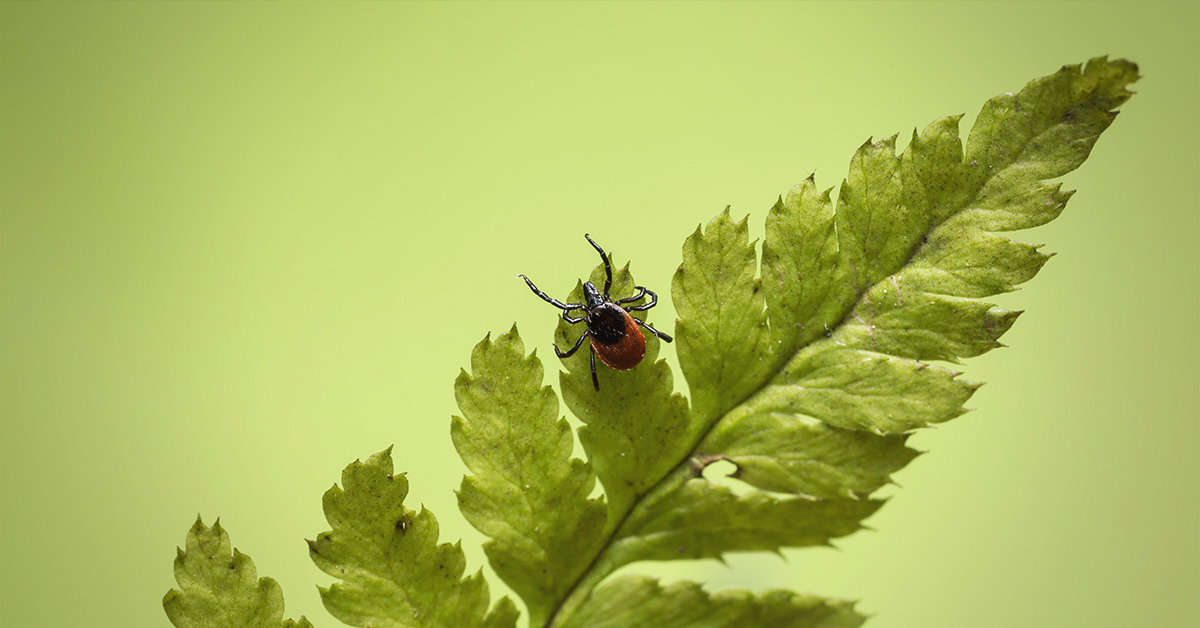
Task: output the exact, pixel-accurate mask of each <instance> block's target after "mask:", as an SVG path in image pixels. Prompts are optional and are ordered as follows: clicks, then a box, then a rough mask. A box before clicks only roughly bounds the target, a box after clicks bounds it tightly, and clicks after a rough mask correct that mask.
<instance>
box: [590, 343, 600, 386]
mask: <svg viewBox="0 0 1200 628" xmlns="http://www.w3.org/2000/svg"><path fill="white" fill-rule="evenodd" d="M591 349H592V386H595V387H596V392H600V380H598V379H596V348H595V347H591Z"/></svg>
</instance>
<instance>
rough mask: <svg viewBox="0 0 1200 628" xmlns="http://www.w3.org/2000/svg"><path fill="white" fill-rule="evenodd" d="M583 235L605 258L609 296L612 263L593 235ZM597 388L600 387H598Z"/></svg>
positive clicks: (605, 275)
mask: <svg viewBox="0 0 1200 628" xmlns="http://www.w3.org/2000/svg"><path fill="white" fill-rule="evenodd" d="M583 237H585V238H587V241H588V242H591V243H592V247H593V248H595V249H596V250H597V251H599V252H600V259H602V260H604V296H605V298H607V297H608V291H609V290H611V289H612V263H611V262H609V261H608V255H605V254H604V249H602V248H600V245H599V244H596V241H595V240H593V239H592V237H591V236H589V235H588V234H586V233H585V234H583ZM597 390H599V389H598V388H597Z"/></svg>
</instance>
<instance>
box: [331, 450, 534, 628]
mask: <svg viewBox="0 0 1200 628" xmlns="http://www.w3.org/2000/svg"><path fill="white" fill-rule="evenodd" d="M407 495H408V480H407V479H406V478H405V476H404V475H403V474H400V475H392V456H391V449H390V448H389V449H388V450H387V451H383V452H380V453H378V454H375V455H374V456H371V457H370V458H369V459H367V461H366V462H365V463H364V462H359V461H355V462H354V463H352V464H351V465H350V466H348V467H346V469H345V470H344V471H343V472H342V486H341V487H338V486H337V485H334V486H333V488H331V489H329V490H328V491H326V493H325V497H324V500H323V501H324V506H325V518H326V519H327V520H328V521H329V525H330V526H332V527H333V530H331V531H329V532H322V533H321V534H319V535H318V536H317V538H316V540H314V541H309V542H308V547H309V555H310V556H311V557H312V560H313V562H314V563H315V564H316V565H317V567H319V568H320V569H321V571H324V572H325V573H327V574H329V575H331V576H334V577H335V578H338V579H340V580H341V582H339V583H335V584H333V585H332V586H330V587H329V588H321V589H320V591H321V601H322V602H324V604H325V608H326V609H328V610H329V612H330V613H331V614H332V615H333V616H334V617H336V618H338V619H339V620H341V621H342V622H344V623H346V624H349V625H351V626H363V627H364V628H365V627H366V626H371V627H372V628H400V627H405V628H460V627H468V628H469V627H480V628H502V627H509V628H511V627H513V626H515V625H516V620H517V610H516V607H515V606H514V605H513V603H512V602H511V601H510V600H509V599H508V598H507V597H504V598H501V599H500V601H499V602H497V603H496V605H495V607H494V608H493V609H492V610H491V612H488V602H489V596H488V586H487V582H485V581H484V579H483V575H482V574H480V573H476V574H475V575H473V576H468V577H466V578H463V577H462V575H463V571H464V570H465V567H466V559H465V557H464V556H463V552H462V548H461V547H460V546H459V545H458V544H454V545H451V544H449V543H441V544H438V542H437V541H438V524H437V519H435V518H434V516H433V513H431V512H429V511H428V510H425V509H423V508H422V509H421V512H420V513H416V512H414V511H412V510H408V509H407V508H405V507H404V498H405V497H406V496H407Z"/></svg>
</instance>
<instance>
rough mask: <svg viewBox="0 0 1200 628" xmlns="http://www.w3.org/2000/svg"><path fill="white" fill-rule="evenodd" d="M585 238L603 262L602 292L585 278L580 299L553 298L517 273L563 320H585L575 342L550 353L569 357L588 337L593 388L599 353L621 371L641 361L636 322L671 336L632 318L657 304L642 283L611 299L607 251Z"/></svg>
mask: <svg viewBox="0 0 1200 628" xmlns="http://www.w3.org/2000/svg"><path fill="white" fill-rule="evenodd" d="M583 237H585V238H587V241H588V242H590V243H591V245H592V247H593V248H595V249H596V252H598V253H600V260H601V261H602V262H603V264H604V292H603V293H601V292H600V291H599V290H597V289H596V286H595V284H593V283H592V282H590V281H588V282H586V283H584V284H583V296H584V302H583V303H563V302H561V301H559V300H558V299H555V298H553V297H551V296H549V295H547V294H546V293H545V292H542V291H541V290H538V287H537V286H535V285H533V282H532V281H530V280H529V277H526V276H525V275H517V276H518V277H520V278H521V279H524V280H525V283H526V284H527V285H528V286H529V289H530V290H533V293H534V294H536V295H538V296H539V297H541V298H542V299H543V300H545V301H546V302H547V303H549V304H550V305H553V306H554V307H556V308H558V309H560V310H562V311H563V313H562V318H563V320H564V321H566V322H568V323H570V324H572V325H574V324H575V323H587V328H586V329H584V331H583V333H582V334H580V335H579V340H576V341H575V345H574V346H572V347H571V348H570V349H568V350H567V351H562V350H560V349H559V348H558V345H554V353H555V354H556V355H557V356H558V357H560V358H569V357H571V356H572V355H574V354H575V352H576V351H578V350H579V347H580V345H582V344H583V339H584V338H587V337H589V336H590V337H591V339H592V342H591V365H592V386H594V387H595V388H596V390H597V391H599V390H600V380H599V379H598V378H597V377H596V356H597V355H599V356H600V361H601V362H603V363H604V365H605V366H607V367H609V368H612V369H616V370H618V371H625V370H628V369H631V368H633V367H635V366H637V365H638V364H639V363H641V361H642V358H643V357H644V356H645V355H646V337H645V336H643V335H642V330H640V329H638V327H639V326H641V327H645V328H646V331H648V332H650V333H652V334H654V335H655V336H658V337H659V338H661V339H662V340H664V341H666V342H671V337H670V336H668V335H666V334H664V333H662V332H661V331H658V330H657V329H655V328H653V327H651V326H650V325H647V324H646V323H644V322H642V320H641V319H637V318H634V317H632V316H630V315H629V313H630V312H645V311H646V310H648V309H650V308H652V307H654V306H655V305H657V304H658V295H657V294H655V293H654V292H652V291H650V290H647V289H646V288H645V287H644V286H634V289H636V290H637V291H638V293H637V294H635V295H633V296H631V297H627V298H624V299H620V300H617V301H613V300H612V299H611V298H609V296H608V295H609V291H611V290H612V263H611V262H609V259H608V255H607V254H606V253H605V252H604V249H602V248H600V245H599V244H596V242H595V240H592V237H591V236H589V235H588V234H586V233H585V234H583ZM647 294H648V295H650V302H649V303H643V304H641V305H626V304H627V303H633V302H635V301H640V300H641V299H642V298H643V297H645V296H646V295H647ZM573 310H581V311H582V312H583V316H580V317H578V318H576V317H573V316H571V312H572V311H573Z"/></svg>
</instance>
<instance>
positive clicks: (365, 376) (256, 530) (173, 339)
mask: <svg viewBox="0 0 1200 628" xmlns="http://www.w3.org/2000/svg"><path fill="white" fill-rule="evenodd" d="M1198 7H1200V4H1198V3H1196V2H1172V3H1159V4H1154V3H1136V4H1135V3H1088V2H1071V3H1058V4H1053V3H1050V4H1048V3H999V4H996V3H987V2H974V3H931V4H920V3H896V4H865V3H844V4H807V3H803V4H787V3H770V4H720V3H703V4H672V3H662V4H658V3H656V4H599V3H588V4H582V3H581V4H551V3H532V4H523V3H504V4H472V3H453V4H421V3H395V4H385V3H365V4H315V3H305V4H275V3H245V4H243V3H207V4H204V3H164V4H153V3H120V4H108V3H86V4H75V3H45V4H41V3H21V2H4V3H3V4H2V5H0V64H2V65H0V80H2V88H0V130H2V140H0V153H2V154H0V168H2V170H0V201H2V209H3V214H2V218H3V222H2V226H0V236H2V246H0V255H2V257H0V261H2V272H3V275H2V280H3V284H2V290H3V292H2V295H3V303H2V306H3V312H2V314H3V318H2V325H3V327H2V333H3V338H2V350H3V359H2V363H0V368H2V371H0V374H2V377H3V380H2V383H3V390H2V397H0V404H2V405H0V410H2V431H0V446H2V457H0V463H2V471H3V474H2V485H0V495H2V499H3V502H2V509H0V524H2V526H3V528H2V533H0V558H2V560H3V568H2V579H0V593H2V596H3V598H2V602H0V623H3V625H4V626H6V627H12V628H17V627H19V626H64V625H71V624H75V623H78V622H79V621H80V620H81V619H82V620H83V621H84V622H85V623H88V624H90V625H102V626H130V627H141V626H147V627H148V626H165V625H167V620H166V618H165V615H164V614H163V612H162V609H161V606H160V601H161V598H162V595H163V594H164V593H165V592H166V591H167V590H168V589H169V588H171V587H172V586H174V584H175V583H174V581H173V578H172V571H171V561H172V560H173V558H174V555H175V549H174V548H175V546H177V545H180V544H182V543H183V539H184V533H185V532H186V530H187V529H188V526H190V525H191V523H192V522H193V520H194V518H195V516H196V513H197V512H199V513H202V514H203V516H204V518H205V521H206V522H209V523H211V522H212V520H213V519H214V518H216V517H218V516H219V517H221V522H222V524H223V525H225V526H226V527H227V528H228V529H229V530H230V532H231V535H232V538H233V542H234V544H235V545H236V546H237V547H238V548H240V549H241V550H242V551H244V552H246V553H248V554H250V555H251V556H252V557H253V559H254V561H255V563H256V564H257V566H258V569H259V572H260V574H261V575H270V576H272V577H274V578H276V579H277V580H279V582H280V583H281V584H282V585H283V588H284V592H285V595H286V598H287V605H288V616H291V617H296V616H299V615H300V614H305V615H307V616H308V617H309V618H310V619H312V620H313V621H314V622H315V623H316V624H317V625H318V626H326V627H328V626H333V625H338V624H337V622H335V621H334V620H333V619H332V618H331V617H329V616H328V615H327V614H326V613H325V611H324V609H323V608H322V607H321V604H320V601H319V599H318V596H317V593H316V589H315V584H316V583H321V584H327V583H328V582H329V581H330V580H329V579H328V578H327V577H325V576H324V575H323V574H321V573H320V572H318V571H317V569H316V568H314V567H313V566H312V565H311V563H310V562H309V560H308V557H307V553H306V548H305V545H304V542H303V539H304V538H305V537H309V538H311V537H313V536H315V535H316V534H317V533H319V532H321V531H322V530H325V529H326V528H327V526H326V523H325V521H324V519H323V518H322V515H321V510H320V495H321V493H322V492H323V491H324V490H325V489H326V488H328V487H329V486H330V484H331V483H333V482H335V481H337V480H338V478H339V473H340V471H341V469H342V467H343V466H345V465H346V464H347V463H349V462H350V461H352V460H354V459H355V458H358V457H365V456H367V455H369V454H371V453H373V452H375V451H378V450H380V449H383V448H384V447H386V446H388V445H389V444H393V443H394V444H395V452H394V454H395V457H396V459H397V464H398V466H399V469H400V470H406V471H408V473H409V477H410V479H411V481H412V486H413V492H412V495H411V497H410V500H411V503H410V506H413V507H415V506H417V505H418V504H421V503H423V504H424V505H425V506H427V507H429V508H430V509H432V510H433V511H434V512H435V513H436V514H437V516H438V517H439V518H440V520H441V522H442V532H443V538H445V539H449V540H453V539H457V538H460V537H461V538H463V539H464V547H465V549H466V550H467V552H468V556H469V558H470V560H471V564H472V567H471V569H475V568H478V567H479V566H482V565H483V564H484V560H483V556H482V552H481V551H480V550H479V544H480V542H481V541H482V539H481V537H480V535H479V534H477V533H476V532H475V531H474V530H472V529H470V528H469V527H468V526H467V525H466V524H465V523H464V522H463V520H462V519H461V518H460V516H459V514H458V511H457V507H456V504H455V499H454V494H453V490H454V489H455V488H456V487H457V485H458V482H459V479H460V477H461V474H462V472H463V468H462V466H461V463H460V462H459V460H458V458H457V456H456V455H455V453H454V451H453V448H452V446H451V443H450V439H449V429H448V427H449V417H450V415H451V414H452V413H454V412H455V406H454V399H453V393H452V382H453V380H454V377H455V376H456V375H457V373H458V369H459V368H460V367H461V366H464V365H466V364H467V361H468V357H469V353H470V350H471V347H472V346H473V345H474V344H475V343H476V342H478V341H479V340H480V339H481V338H483V336H484V334H486V333H488V332H489V331H490V332H501V331H505V330H507V329H508V328H509V327H510V326H511V325H512V324H513V322H514V321H516V322H518V323H519V324H520V327H521V330H522V331H523V333H524V336H525V338H526V342H527V348H529V349H533V348H535V347H536V348H537V349H538V354H539V355H541V356H543V357H544V356H547V355H552V354H551V353H550V334H551V330H552V329H553V325H554V312H553V311H552V310H551V309H549V308H547V307H546V306H545V304H544V303H542V302H540V301H538V300H537V299H535V298H533V297H532V296H531V295H530V294H529V292H528V290H526V288H525V287H524V285H523V284H521V282H520V281H519V280H517V279H515V278H514V275H516V274H517V273H518V272H525V273H528V274H529V275H530V276H531V277H534V278H535V279H536V280H537V281H538V283H539V284H540V285H541V286H543V287H544V288H546V289H547V290H549V291H551V292H552V293H565V292H566V291H567V290H569V289H570V288H571V287H572V286H573V285H574V282H575V281H576V278H578V277H580V276H582V275H584V274H585V273H586V272H588V270H589V269H590V268H591V267H592V266H593V265H594V264H595V261H596V260H595V253H594V252H593V251H592V250H591V249H590V248H588V247H587V245H586V243H585V242H584V241H583V239H582V237H581V236H582V234H583V233H584V232H585V231H587V232H590V233H591V234H592V235H593V236H595V237H596V239H597V240H598V241H599V242H601V243H602V244H603V245H605V247H607V248H608V249H610V250H611V251H613V252H614V253H615V255H616V258H617V259H618V260H619V261H622V262H623V261H624V260H627V259H632V260H633V262H634V271H635V272H636V273H637V276H638V277H639V279H641V280H642V281H643V282H644V283H645V284H646V285H648V286H651V287H653V288H657V289H659V290H660V292H661V293H662V294H669V292H670V290H669V281H670V277H671V273H672V271H673V270H674V268H675V266H676V265H677V264H678V262H679V256H680V252H679V251H680V245H681V243H682V241H683V239H684V237H685V236H687V235H688V234H689V233H690V232H691V231H692V230H694V229H695V228H696V225H697V224H699V223H701V222H705V221H707V220H708V219H709V218H711V217H712V216H714V215H715V214H717V213H718V212H719V211H720V210H721V209H722V208H724V206H725V205H726V204H731V205H732V206H733V209H734V213H735V215H738V216H741V215H745V214H747V213H750V214H752V218H751V225H752V226H751V229H752V235H754V236H761V233H762V220H763V217H764V216H765V213H766V210H767V208H768V207H769V206H770V205H771V203H772V202H773V201H774V200H775V198H776V197H777V195H779V194H781V193H783V192H785V191H786V190H787V189H788V188H789V187H791V186H792V185H793V184H795V183H796V182H798V181H800V180H801V179H803V178H804V177H806V176H808V174H809V173H812V172H814V171H815V172H816V176H817V180H818V183H819V184H821V185H823V186H835V185H837V184H838V183H839V181H840V180H841V178H842V177H843V176H844V175H845V169H846V164H847V162H848V160H849V158H850V155H851V154H852V152H853V151H854V149H855V148H856V147H858V145H859V144H861V143H862V142H863V141H864V140H866V139H867V138H868V136H872V135H873V136H876V137H881V136H888V135H891V134H893V133H897V132H899V133H901V134H902V136H901V140H902V143H903V141H904V138H906V137H907V136H908V135H909V134H910V133H911V132H912V129H913V128H914V127H922V128H923V127H924V125H925V124H927V123H928V122H930V121H931V120H933V119H935V118H938V117H942V116H944V115H950V114H955V113H962V112H966V113H967V118H966V119H965V120H964V122H963V129H964V131H965V129H967V128H969V126H970V124H971V122H972V121H973V119H974V114H975V112H977V111H978V110H979V107H980V106H981V105H982V104H983V102H984V101H985V100H986V99H987V98H989V97H991V96H993V95H995V94H997V93H1000V92H1003V91H1016V90H1018V89H1020V88H1021V87H1022V86H1023V85H1024V84H1025V83H1026V82H1027V81H1029V80H1031V79H1033V78H1035V77H1038V76H1042V75H1045V74H1049V73H1052V72H1054V71H1055V70H1057V69H1058V67H1059V66H1060V65H1062V64H1064V63H1080V62H1083V61H1085V60H1087V59H1088V58H1089V57H1091V56H1095V55H1101V54H1108V55H1110V56H1113V57H1118V56H1121V57H1128V58H1131V59H1133V60H1135V61H1137V62H1139V63H1140V64H1141V68H1142V72H1143V74H1144V78H1143V80H1142V81H1140V82H1139V83H1137V84H1136V85H1135V86H1134V89H1135V90H1136V91H1137V92H1138V95H1137V96H1136V97H1134V99H1133V100H1132V101H1131V102H1130V103H1129V104H1128V105H1126V106H1125V108H1124V109H1125V113H1124V114H1123V115H1122V116H1121V117H1120V119H1119V120H1118V121H1117V123H1116V124H1115V125H1114V126H1113V128H1112V129H1111V130H1110V131H1109V132H1108V133H1106V134H1105V136H1104V137H1103V138H1102V139H1101V140H1100V142H1099V144H1098V145H1097V147H1096V150H1095V152H1094V154H1093V156H1092V158H1091V159H1090V160H1089V161H1088V163H1086V164H1085V165H1084V166H1083V168H1082V169H1081V170H1080V171H1079V172H1077V173H1075V174H1072V175H1071V176H1069V177H1068V178H1067V183H1066V187H1068V188H1078V189H1079V193H1078V194H1077V195H1076V196H1075V197H1074V199H1073V200H1072V202H1071V204H1070V205H1069V206H1068V208H1067V211H1066V213H1065V214H1064V215H1063V216H1062V218H1061V219H1059V220H1058V221H1056V222H1055V223H1053V224H1051V225H1050V226H1048V227H1045V228H1042V229H1040V230H1039V231H1037V232H1036V233H1031V234H1030V235H1028V236H1026V237H1028V238H1029V239H1031V240H1034V241H1037V242H1046V243H1048V248H1047V250H1053V251H1056V252H1058V253H1060V255H1059V256H1058V257H1057V258H1056V259H1055V260H1054V261H1053V262H1052V263H1050V264H1049V265H1048V266H1047V267H1046V268H1045V270H1043V272H1042V275H1041V276H1040V277H1038V278H1037V279H1035V280H1034V281H1033V282H1031V283H1030V284H1028V285H1027V287H1026V289H1025V290H1023V291H1021V292H1018V293H1014V294H1012V295H1006V296H1005V297H1004V298H1003V299H1001V300H1000V303H1001V304H1002V305H1003V306H1005V307H1009V308H1013V309H1027V310H1028V313H1027V314H1026V315H1025V316H1024V317H1023V318H1022V319H1021V321H1020V322H1019V323H1018V324H1017V325H1016V327H1015V329H1014V330H1013V331H1012V332H1011V333H1010V334H1009V335H1008V336H1006V342H1007V343H1008V344H1009V345H1010V347H1011V348H1009V349H1005V350H1003V351H997V352H994V353H992V354H989V355H986V356H983V357H982V358H979V359H976V360H974V361H972V362H970V363H968V364H967V368H966V371H967V375H966V377H968V378H969V379H973V380H982V381H987V382H990V385H989V386H987V387H985V388H983V389H982V390H981V391H980V392H979V393H978V394H977V395H976V396H975V399H974V403H973V405H974V406H976V407H977V408H978V410H977V411H976V412H973V413H971V414H969V415H967V416H965V417H963V418H961V419H959V420H957V421H954V422H952V423H950V424H948V425H946V426H944V427H942V428H941V429H938V430H936V431H930V432H928V433H922V434H921V435H920V436H918V437H916V438H915V439H914V443H915V445H916V446H917V447H918V448H921V449H927V450H931V453H929V454H927V455H925V456H922V457H921V458H920V459H918V460H917V461H915V462H914V463H913V464H912V465H911V467H910V468H908V469H906V470H905V471H903V472H902V473H900V474H899V476H898V480H899V481H900V482H901V483H902V484H904V486H905V488H904V489H903V490H896V491H893V494H894V495H895V498H894V499H893V500H892V503H891V504H889V505H888V506H887V507H886V508H884V509H883V510H882V511H881V512H880V513H879V514H878V515H877V516H875V517H874V518H872V519H871V520H870V521H869V523H870V524H871V525H872V526H873V527H874V528H876V529H877V531H876V532H863V533H860V534H858V535H855V536H853V537H850V538H848V539H845V540H843V541H842V542H840V543H839V546H840V548H841V549H840V550H810V551H796V552H788V553H787V558H788V560H786V561H783V560H780V559H779V558H778V557H772V556H744V557H743V556H738V557H735V558H734V559H732V560H730V561H729V562H730V566H731V567H725V566H722V565H719V564H717V563H715V562H707V563H701V564H680V565H646V566H642V567H641V569H643V570H647V571H650V572H654V573H661V574H664V575H665V576H668V577H672V578H676V577H691V578H698V579H702V580H707V581H709V582H711V583H713V585H714V586H718V585H727V584H740V585H744V586H749V587H752V588H756V589H761V588H766V587H770V586H780V585H782V586H789V587H796V588H799V589H804V590H812V591H816V592H820V593H824V594H829V595H836V596H842V597H849V598H855V599H861V600H863V602H862V603H861V605H860V608H861V609H864V610H866V611H868V612H871V613H874V614H875V615H876V617H875V618H874V619H873V620H872V622H871V623H870V625H871V626H874V627H877V628H900V627H909V626H921V627H924V628H930V627H937V626H946V627H949V626H955V627H957V626H978V627H991V626H997V627H998V626H1014V625H1019V626H1114V627H1115V626H1132V625H1139V626H1187V625H1190V626H1195V625H1198V624H1200V610H1198V608H1200V604H1198V602H1197V600H1198V599H1200V582H1198V573H1200V554H1198V543H1200V462H1198V459H1200V456H1198V449H1200V428H1198V423H1200V416H1198V415H1200V410H1198V403H1197V401H1198V393H1197V384H1198V381H1200V369H1198V360H1200V340H1198V337H1197V334H1198V329H1200V324H1198V322H1200V321H1198V318H1197V311H1200V299H1198V283H1200V282H1198V278H1197V272H1198V268H1200V258H1198V254H1197V248H1198V247H1197V243H1198V234H1200V222H1198V213H1200V192H1198V186H1200V184H1198V183H1197V173H1198V172H1200V159H1198V149H1197V140H1198V139H1200V123H1198V117H1200V116H1198V115H1197V111H1198V106H1200V105H1198V102H1200V62H1198V59H1200V43H1198V42H1200V30H1198V25H1200V9H1198ZM667 301H668V302H666V303H664V304H663V307H660V308H659V309H658V310H656V311H655V312H654V313H653V314H652V320H656V321H658V322H659V323H660V324H662V325H663V326H664V327H666V328H667V329H668V330H669V329H670V327H671V325H670V323H669V321H671V320H672V319H673V310H672V309H671V306H670V303H669V299H667ZM664 352H665V355H666V356H667V357H668V359H670V360H672V361H673V360H674V353H673V349H672V348H670V347H668V348H666V349H665V350H664ZM547 366H548V369H547V370H548V373H549V374H548V376H547V380H548V381H549V382H553V381H555V380H556V378H557V376H556V375H555V372H556V368H557V365H556V364H553V363H551V364H548V365H547ZM676 371H677V369H676ZM564 412H565V408H564ZM492 585H493V591H494V592H495V591H500V590H502V586H501V585H499V583H498V582H497V581H496V580H495V579H494V578H492Z"/></svg>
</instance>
